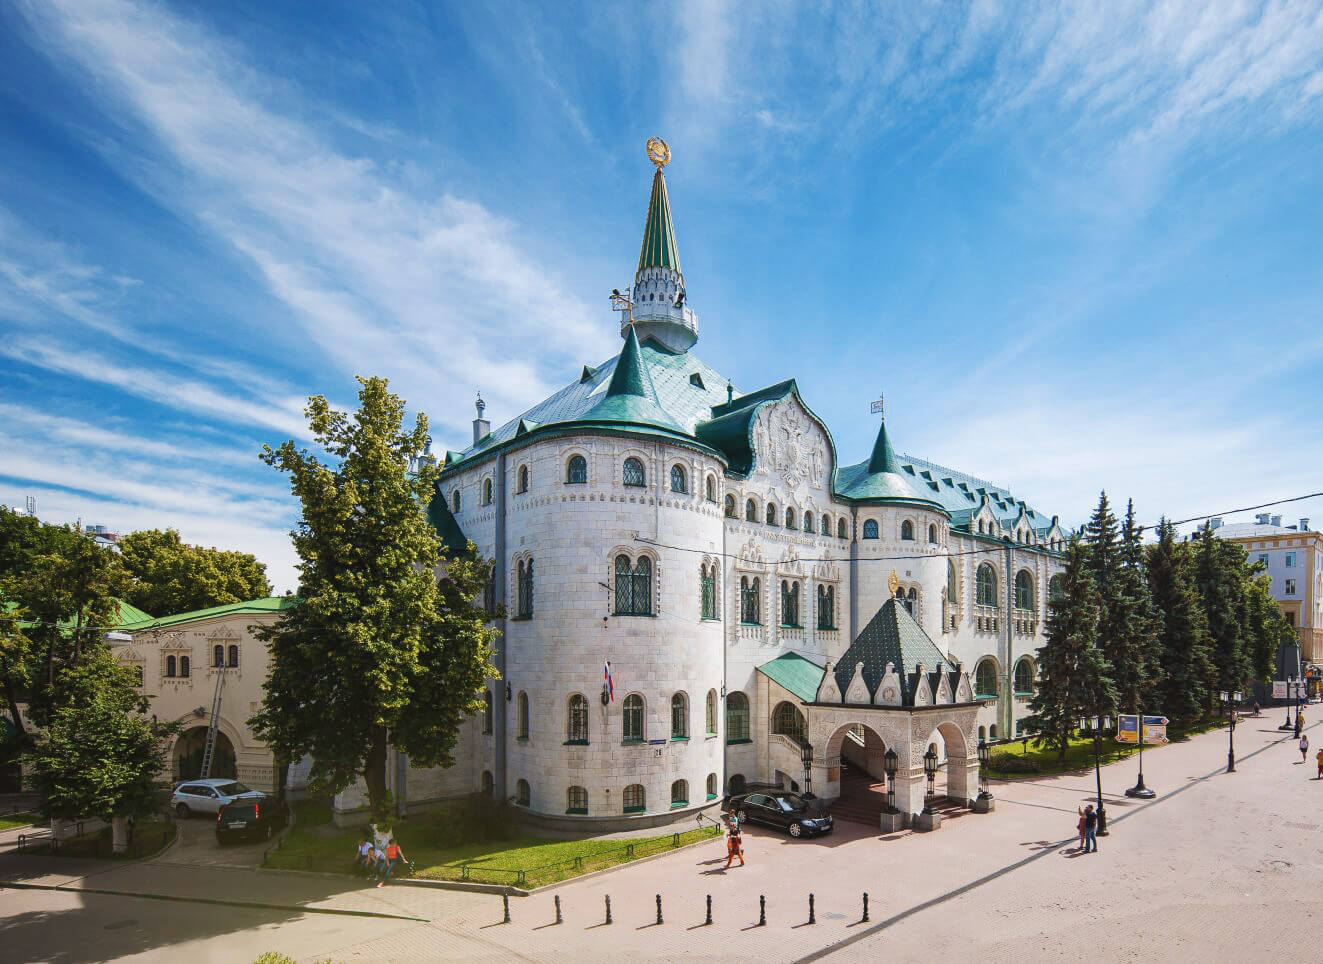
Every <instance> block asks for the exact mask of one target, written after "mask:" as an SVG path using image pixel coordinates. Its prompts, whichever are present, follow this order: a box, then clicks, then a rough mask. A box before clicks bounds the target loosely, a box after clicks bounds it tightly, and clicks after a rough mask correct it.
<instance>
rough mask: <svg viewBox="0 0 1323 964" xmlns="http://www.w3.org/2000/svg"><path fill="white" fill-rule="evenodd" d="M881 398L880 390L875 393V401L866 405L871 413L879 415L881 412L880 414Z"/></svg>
mask: <svg viewBox="0 0 1323 964" xmlns="http://www.w3.org/2000/svg"><path fill="white" fill-rule="evenodd" d="M882 398H883V396H882V393H881V392H878V393H877V401H876V402H873V403H872V404H870V405H869V406H868V410H869V411H870V412H871V413H872V414H874V415H881V414H882Z"/></svg>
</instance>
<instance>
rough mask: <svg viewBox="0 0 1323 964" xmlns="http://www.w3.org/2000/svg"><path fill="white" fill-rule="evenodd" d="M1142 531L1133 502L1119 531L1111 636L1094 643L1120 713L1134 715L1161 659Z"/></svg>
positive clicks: (1151, 686) (1157, 672)
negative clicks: (1105, 661) (1105, 663)
mask: <svg viewBox="0 0 1323 964" xmlns="http://www.w3.org/2000/svg"><path fill="white" fill-rule="evenodd" d="M1140 536H1141V529H1140V526H1139V523H1138V522H1137V521H1136V519H1135V502H1134V500H1133V499H1131V500H1130V502H1129V503H1128V504H1127V506H1126V513H1125V523H1124V524H1123V525H1122V527H1121V546H1120V553H1119V557H1120V572H1119V574H1118V579H1117V592H1116V594H1115V597H1114V600H1113V605H1114V606H1115V609H1114V610H1113V612H1112V613H1111V614H1110V618H1109V619H1107V620H1106V621H1107V623H1108V625H1109V631H1110V632H1112V633H1113V634H1114V635H1113V637H1112V638H1110V639H1109V638H1108V637H1107V636H1105V635H1104V636H1101V638H1100V640H1099V645H1100V646H1101V647H1102V649H1103V652H1104V653H1106V654H1107V659H1108V662H1109V663H1110V664H1111V667H1112V680H1113V681H1114V682H1115V683H1116V690H1117V698H1118V702H1119V704H1120V707H1121V710H1122V712H1125V711H1134V712H1138V710H1139V707H1140V706H1142V705H1144V703H1145V702H1147V700H1148V698H1149V697H1150V696H1151V695H1152V693H1153V690H1154V688H1155V687H1156V685H1157V682H1158V678H1159V676H1160V675H1161V661H1160V660H1159V659H1158V656H1157V652H1156V647H1157V636H1158V622H1157V612H1156V610H1155V608H1154V606H1153V595H1152V593H1151V592H1150V591H1149V586H1148V577H1147V576H1146V575H1145V572H1144V546H1143V543H1142V541H1141V538H1140Z"/></svg>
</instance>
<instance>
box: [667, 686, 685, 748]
mask: <svg viewBox="0 0 1323 964" xmlns="http://www.w3.org/2000/svg"><path fill="white" fill-rule="evenodd" d="M671 739H672V740H687V739H689V698H688V697H687V696H686V695H685V694H684V693H676V694H674V695H673V696H672V697H671Z"/></svg>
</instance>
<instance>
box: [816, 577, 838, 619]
mask: <svg viewBox="0 0 1323 964" xmlns="http://www.w3.org/2000/svg"><path fill="white" fill-rule="evenodd" d="M818 628H819V629H835V628H836V587H835V586H823V585H821V584H819V585H818Z"/></svg>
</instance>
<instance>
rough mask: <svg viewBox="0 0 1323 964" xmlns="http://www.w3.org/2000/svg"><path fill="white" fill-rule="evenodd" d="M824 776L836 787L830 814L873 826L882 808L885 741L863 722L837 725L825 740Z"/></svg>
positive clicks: (885, 796) (883, 806)
mask: <svg viewBox="0 0 1323 964" xmlns="http://www.w3.org/2000/svg"><path fill="white" fill-rule="evenodd" d="M826 752H827V767H828V771H829V772H828V778H829V780H831V782H833V783H835V784H836V785H837V787H838V788H839V793H838V795H837V796H836V799H835V800H834V801H833V802H832V805H831V812H832V815H833V816H835V817H836V818H837V819H840V820H851V821H854V822H856V823H864V824H868V825H869V826H872V827H874V828H876V826H877V821H878V817H879V815H880V814H881V813H882V811H883V809H884V808H885V807H886V802H887V785H886V769H885V761H884V757H885V755H886V752H887V746H886V743H885V742H884V741H883V739H882V737H881V735H880V734H879V733H878V732H877V731H876V730H874V729H873V728H872V727H870V726H869V725H868V724H866V723H847V724H845V725H843V726H839V727H837V729H836V731H835V732H834V733H832V735H831V737H830V738H829V739H828V740H827V746H826Z"/></svg>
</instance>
